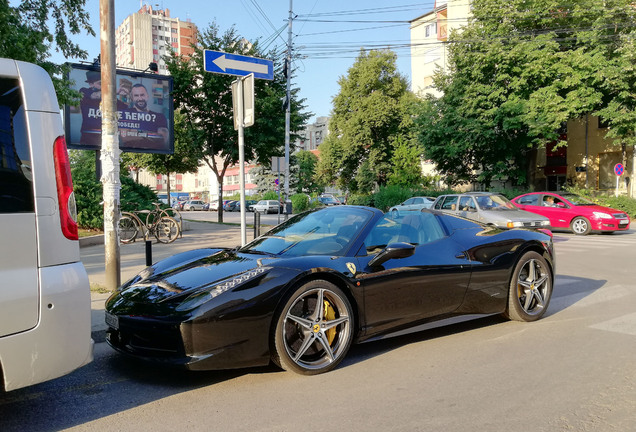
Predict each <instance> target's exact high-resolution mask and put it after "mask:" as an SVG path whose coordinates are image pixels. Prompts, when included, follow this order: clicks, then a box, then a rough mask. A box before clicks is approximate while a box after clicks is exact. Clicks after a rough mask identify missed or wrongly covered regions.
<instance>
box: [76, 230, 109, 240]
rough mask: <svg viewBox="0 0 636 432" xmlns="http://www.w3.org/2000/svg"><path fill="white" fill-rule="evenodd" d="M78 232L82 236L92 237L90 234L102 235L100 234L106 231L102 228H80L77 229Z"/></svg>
mask: <svg viewBox="0 0 636 432" xmlns="http://www.w3.org/2000/svg"><path fill="white" fill-rule="evenodd" d="M77 231H78V234H79V236H80V238H81V237H90V236H94V235H100V234H104V231H102V230H98V229H84V228H80V229H78V230H77Z"/></svg>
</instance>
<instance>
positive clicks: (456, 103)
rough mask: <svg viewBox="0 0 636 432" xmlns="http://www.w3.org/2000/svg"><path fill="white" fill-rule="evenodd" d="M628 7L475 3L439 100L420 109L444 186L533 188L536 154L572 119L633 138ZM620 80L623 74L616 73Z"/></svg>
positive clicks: (523, 0)
mask: <svg viewBox="0 0 636 432" xmlns="http://www.w3.org/2000/svg"><path fill="white" fill-rule="evenodd" d="M632 3H633V2H632V1H631V0H608V1H604V2H598V1H595V0H576V1H561V0H481V1H479V2H474V3H473V4H472V6H473V7H472V14H473V16H472V18H471V20H470V22H469V24H468V26H466V27H464V28H463V29H462V31H461V32H456V33H453V34H451V36H450V40H449V42H450V43H449V62H448V63H449V72H448V73H447V74H442V73H438V74H437V76H436V77H435V80H434V82H435V87H437V88H438V89H439V90H441V91H442V92H443V96H441V97H440V98H439V99H435V98H432V97H428V98H427V99H426V100H425V101H424V102H423V103H422V105H421V106H420V110H419V116H418V121H417V123H418V126H419V131H420V141H421V143H422V144H423V146H424V149H425V154H426V157H428V158H430V159H432V160H433V161H434V162H435V163H436V164H437V167H438V169H439V170H440V171H441V172H443V173H444V174H446V175H447V179H448V181H449V183H451V184H452V183H459V182H461V181H480V182H483V183H485V184H486V185H488V184H489V183H490V182H491V181H492V180H495V179H501V180H508V181H511V182H512V184H513V185H523V184H527V183H530V184H531V183H532V175H533V173H534V168H535V167H536V149H537V148H539V147H541V146H544V145H545V144H547V143H549V142H554V141H558V140H559V130H560V129H561V128H562V126H563V125H564V124H565V122H566V121H567V120H569V119H576V118H579V117H580V116H582V115H585V114H588V113H590V114H594V115H601V116H602V117H604V118H605V119H607V120H608V121H609V122H610V124H611V125H614V126H616V128H615V129H614V130H613V131H612V132H611V135H612V136H614V137H617V138H621V139H631V138H628V137H633V133H634V125H635V124H636V123H635V122H634V120H635V117H634V106H635V102H634V97H633V95H634V90H635V89H636V88H635V82H636V80H635V79H634V77H636V74H634V49H633V48H634V47H633V44H634V41H633V34H634V27H633V22H634V14H635V13H636V11H635V10H634V8H633V7H632V6H633V5H632ZM622 70H625V71H626V73H621V71H622Z"/></svg>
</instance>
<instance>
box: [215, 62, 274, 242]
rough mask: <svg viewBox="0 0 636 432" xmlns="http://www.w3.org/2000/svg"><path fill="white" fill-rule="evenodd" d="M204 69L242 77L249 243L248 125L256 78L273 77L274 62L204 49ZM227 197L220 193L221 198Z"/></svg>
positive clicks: (237, 88) (235, 93)
mask: <svg viewBox="0 0 636 432" xmlns="http://www.w3.org/2000/svg"><path fill="white" fill-rule="evenodd" d="M203 70H204V71H205V72H211V73H220V74H226V75H234V76H238V77H241V78H239V79H237V80H236V81H234V82H232V105H233V108H234V128H235V129H236V130H238V141H239V143H238V146H239V170H240V174H239V187H240V189H241V244H242V245H243V246H244V245H245V244H246V243H247V224H246V221H245V214H246V211H245V140H244V128H245V127H249V126H251V125H253V124H254V117H255V109H254V78H260V79H267V80H273V79H274V62H273V61H272V60H266V59H261V58H257V57H248V56H242V55H237V54H230V53H224V52H221V51H210V50H204V52H203ZM222 198H223V197H219V202H221V199H222Z"/></svg>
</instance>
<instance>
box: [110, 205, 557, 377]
mask: <svg viewBox="0 0 636 432" xmlns="http://www.w3.org/2000/svg"><path fill="white" fill-rule="evenodd" d="M554 272H555V261H554V251H553V245H552V237H551V235H550V234H549V232H547V233H545V232H540V231H535V230H529V229H512V230H500V229H497V228H493V227H488V226H484V225H481V224H479V223H477V222H474V221H471V220H468V219H462V218H459V217H456V216H451V215H448V214H443V213H440V212H437V211H435V210H428V209H424V210H422V211H421V212H409V214H407V215H404V216H401V217H395V218H394V217H393V216H392V215H390V214H384V213H382V212H381V211H380V210H377V209H374V208H368V207H355V206H334V207H327V208H321V209H317V210H313V211H309V212H306V213H302V214H299V215H296V216H294V217H292V218H290V219H289V220H288V221H286V222H284V223H282V224H281V225H279V226H277V227H275V228H273V229H272V230H271V231H269V232H268V233H267V234H265V235H263V236H261V237H259V238H257V239H255V240H254V241H252V242H251V243H249V244H247V245H245V246H243V247H240V248H236V249H219V248H209V249H198V250H192V251H190V252H184V253H180V254H178V255H174V256H172V257H170V258H168V259H165V260H162V261H159V262H157V263H156V264H154V265H153V266H151V267H147V268H146V269H144V270H143V271H142V272H141V273H139V274H138V275H137V276H135V277H134V278H132V279H131V280H129V281H128V282H126V283H125V284H124V285H123V286H122V287H121V288H120V289H118V290H117V291H116V292H115V293H114V294H113V295H112V296H111V297H110V298H109V299H108V300H107V302H106V322H107V324H108V326H109V328H108V331H107V341H108V343H109V344H110V345H111V346H112V347H113V348H115V349H116V350H117V351H120V352H122V353H125V354H128V355H131V356H133V357H136V358H139V359H145V360H149V361H154V362H162V363H165V364H170V365H177V366H181V367H185V368H188V369H191V370H208V369H228V368H242V367H248V366H256V365H267V364H268V363H269V362H270V361H273V362H274V363H276V364H277V365H279V366H280V367H282V368H284V369H286V370H291V371H294V372H298V373H301V374H307V375H312V374H318V373H321V372H326V371H329V370H331V369H333V368H334V367H336V366H337V365H338V363H339V362H340V361H341V360H342V359H343V357H344V356H345V355H346V353H347V351H348V350H349V347H350V346H351V344H352V343H354V342H364V341H368V340H371V339H374V338H378V337H384V336H388V335H391V334H392V333H395V332H398V331H404V330H406V329H409V328H413V327H415V326H419V325H421V324H426V323H445V322H447V321H448V319H452V318H456V317H458V316H464V315H469V314H471V315H472V314H503V315H505V316H506V317H508V318H510V319H514V320H519V321H534V320H537V319H539V318H540V317H541V316H542V315H543V314H544V313H545V311H546V308H547V307H548V303H549V302H550V297H551V294H552V287H553V283H554Z"/></svg>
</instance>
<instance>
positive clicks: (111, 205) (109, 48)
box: [99, 0, 121, 291]
mask: <svg viewBox="0 0 636 432" xmlns="http://www.w3.org/2000/svg"><path fill="white" fill-rule="evenodd" d="M99 18H100V25H99V30H100V40H101V44H100V53H101V57H100V59H101V80H102V106H101V111H102V148H101V161H102V177H101V182H102V184H103V190H104V192H103V200H104V257H105V266H106V289H108V290H111V291H114V290H115V289H116V288H117V287H118V286H119V285H120V283H121V275H120V272H121V263H120V254H119V233H118V232H117V228H118V224H119V191H120V189H121V183H120V181H119V135H118V131H117V91H116V89H115V85H116V83H115V78H116V76H115V75H116V70H115V39H114V35H115V0H99Z"/></svg>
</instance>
